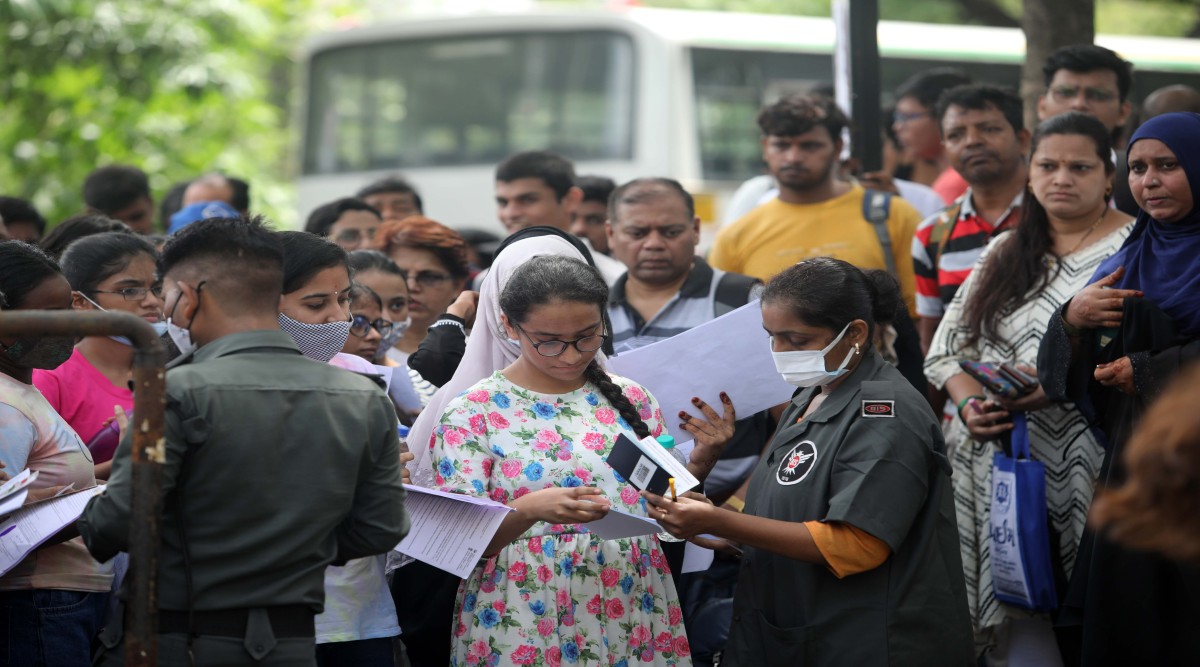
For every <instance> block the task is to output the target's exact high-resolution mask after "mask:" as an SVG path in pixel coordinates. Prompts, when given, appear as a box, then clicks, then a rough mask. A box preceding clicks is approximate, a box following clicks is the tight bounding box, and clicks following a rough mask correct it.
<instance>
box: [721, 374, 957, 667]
mask: <svg viewBox="0 0 1200 667" xmlns="http://www.w3.org/2000/svg"><path fill="white" fill-rule="evenodd" d="M817 391H819V389H817V388H812V389H806V390H804V391H802V392H800V393H799V395H797V396H796V397H795V398H794V399H793V400H792V403H791V405H789V406H788V408H787V409H786V410H785V412H784V413H783V417H782V422H781V426H780V429H779V431H778V432H777V433H776V435H775V437H774V439H773V440H772V441H771V444H770V445H769V446H768V449H767V452H766V455H765V456H764V457H763V459H762V461H760V462H759V465H758V468H757V469H756V470H755V472H754V475H753V477H752V478H751V480H750V492H749V494H748V495H747V498H746V507H745V512H746V513H747V514H753V515H756V516H762V517H767V518H770V519H776V520H780V521H788V522H794V523H803V522H805V521H814V520H815V521H839V522H844V523H846V524H849V525H851V526H854V527H856V528H858V529H860V530H863V531H865V532H867V533H869V534H870V535H872V536H874V537H876V538H878V539H879V540H881V541H883V542H884V543H886V544H887V546H888V547H889V548H890V550H891V554H890V555H889V557H888V559H887V560H886V561H885V562H884V563H883V564H882V565H880V566H879V567H877V568H875V569H872V570H868V571H866V572H862V573H859V574H854V575H850V576H848V577H846V578H845V579H838V578H837V577H835V576H834V575H833V574H832V573H831V572H830V571H829V570H828V569H827V568H826V567H825V566H824V565H819V564H812V563H803V562H800V561H797V560H793V559H790V558H787V557H785V556H781V555H778V554H774V553H771V552H769V551H765V550H762V549H755V548H746V550H745V557H744V558H743V561H742V569H741V573H740V576H739V579H738V584H737V590H736V593H735V595H734V609H733V614H734V617H733V627H732V629H731V632H730V636H729V642H728V645H727V649H726V654H725V659H724V660H723V661H722V663H721V664H722V665H723V666H725V665H728V666H732V667H766V666H774V665H779V666H784V665H786V666H788V667H793V666H804V667H809V666H815V665H830V666H833V665H837V666H842V665H870V666H875V665H890V666H892V667H896V666H904V665H911V666H913V667H938V666H941V665H945V666H954V667H960V666H966V665H971V664H973V651H972V636H971V626H970V622H969V620H968V617H967V599H966V588H965V585H964V583H963V570H962V561H961V558H960V556H959V547H958V530H957V527H956V526H957V523H956V521H955V516H954V498H953V491H952V489H951V485H950V476H949V473H950V466H949V462H948V461H947V460H946V456H945V451H944V448H945V445H944V443H943V441H942V434H941V430H940V429H939V426H938V423H937V421H936V420H935V419H934V416H933V413H932V411H931V410H930V409H929V404H928V403H927V402H926V400H925V398H924V397H923V396H921V395H920V394H919V393H917V392H916V390H914V389H913V388H912V386H911V385H910V384H909V383H908V382H907V381H906V380H905V379H904V377H903V376H901V375H900V373H899V372H898V371H896V370H895V369H894V368H893V367H891V366H890V365H888V364H887V363H885V362H884V361H883V360H882V359H881V358H880V357H879V356H878V355H877V354H876V353H875V352H873V351H872V352H869V353H868V354H867V356H866V358H864V359H863V361H862V363H861V364H860V365H859V366H858V368H856V369H855V370H854V371H853V372H852V373H851V374H850V376H849V377H847V378H846V379H845V380H844V381H843V383H842V385H841V386H839V387H838V388H837V389H836V390H835V391H834V392H833V393H832V394H831V395H830V396H828V397H827V398H826V399H825V401H824V403H823V404H822V405H820V406H819V407H818V408H817V409H816V411H814V412H813V413H812V414H811V415H809V416H808V418H807V419H805V420H804V421H803V422H801V423H797V419H799V417H800V416H801V415H803V414H804V410H805V408H806V407H807V406H808V404H809V402H810V401H811V400H812V399H813V397H814V396H815V395H816V392H817Z"/></svg>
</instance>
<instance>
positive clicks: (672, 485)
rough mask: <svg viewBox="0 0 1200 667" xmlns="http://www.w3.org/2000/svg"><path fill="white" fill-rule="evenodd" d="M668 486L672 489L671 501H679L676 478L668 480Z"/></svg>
mask: <svg viewBox="0 0 1200 667" xmlns="http://www.w3.org/2000/svg"><path fill="white" fill-rule="evenodd" d="M667 486H669V487H671V500H672V501H675V500H679V499H678V498H676V497H675V478H674V477H669V478H667Z"/></svg>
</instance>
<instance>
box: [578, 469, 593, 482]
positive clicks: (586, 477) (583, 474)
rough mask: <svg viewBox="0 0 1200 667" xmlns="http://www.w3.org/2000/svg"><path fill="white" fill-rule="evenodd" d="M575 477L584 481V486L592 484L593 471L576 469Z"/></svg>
mask: <svg viewBox="0 0 1200 667" xmlns="http://www.w3.org/2000/svg"><path fill="white" fill-rule="evenodd" d="M575 476H576V477H578V478H579V479H581V480H583V483H584V484H591V483H592V471H591V470H588V469H587V468H576V469H575Z"/></svg>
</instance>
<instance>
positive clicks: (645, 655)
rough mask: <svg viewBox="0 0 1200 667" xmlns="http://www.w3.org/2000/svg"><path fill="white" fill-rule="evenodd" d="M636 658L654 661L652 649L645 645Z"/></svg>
mask: <svg viewBox="0 0 1200 667" xmlns="http://www.w3.org/2000/svg"><path fill="white" fill-rule="evenodd" d="M638 660H641V661H642V662H654V649H652V648H650V647H649V646H647V647H646V648H645V650H643V651H642V654H641V655H639V656H638Z"/></svg>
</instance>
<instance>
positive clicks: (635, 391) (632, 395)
mask: <svg viewBox="0 0 1200 667" xmlns="http://www.w3.org/2000/svg"><path fill="white" fill-rule="evenodd" d="M625 397H626V398H628V399H629V400H631V401H633V402H634V403H640V402H642V401H644V400H646V392H644V391H642V388H641V387H636V386H634V385H629V386H628V387H625Z"/></svg>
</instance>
